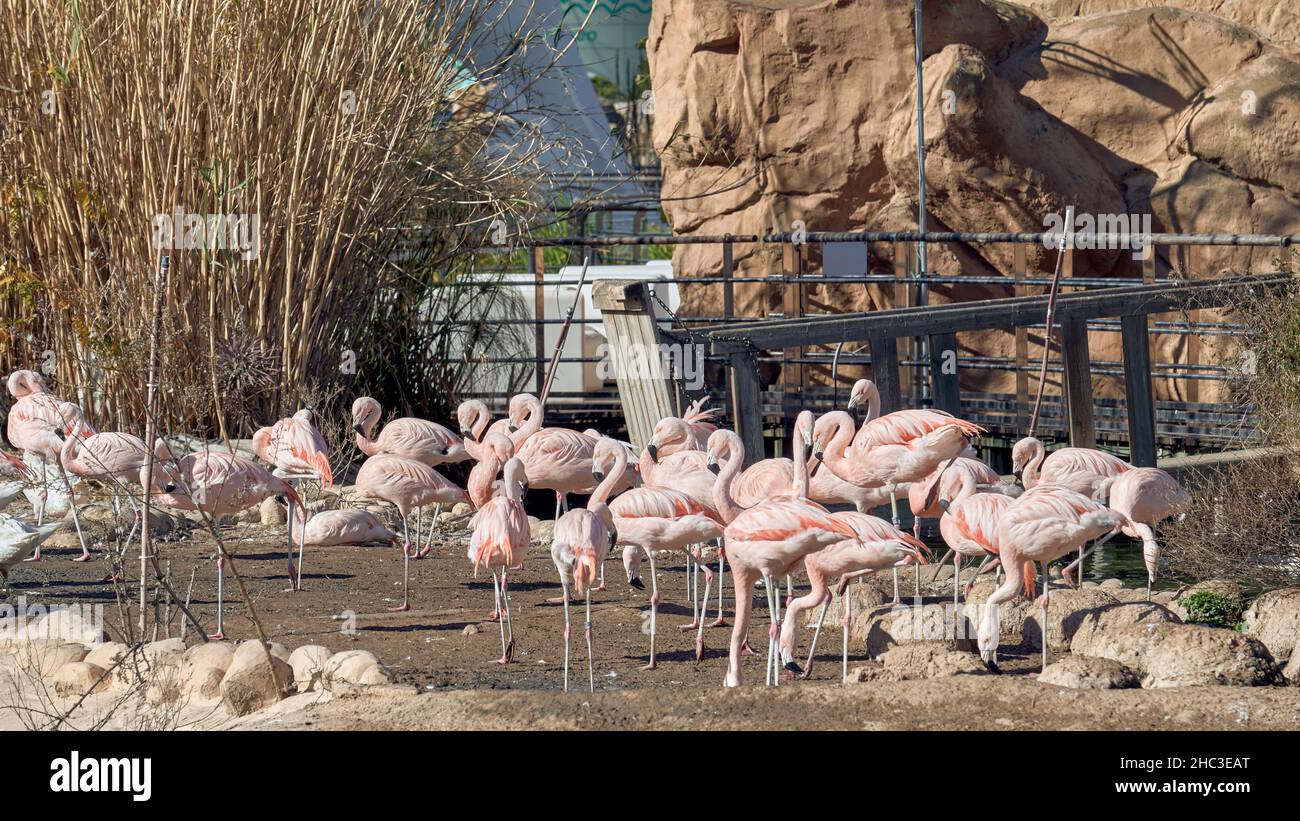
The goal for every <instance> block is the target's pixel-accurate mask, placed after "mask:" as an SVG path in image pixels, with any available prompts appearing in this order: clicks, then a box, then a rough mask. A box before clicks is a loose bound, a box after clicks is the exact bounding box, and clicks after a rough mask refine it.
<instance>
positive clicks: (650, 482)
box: [636, 448, 659, 487]
mask: <svg viewBox="0 0 1300 821" xmlns="http://www.w3.org/2000/svg"><path fill="white" fill-rule="evenodd" d="M636 464H637V467H638V468H639V469H640V471H641V484H643V485H645V486H646V487H653V486H654V485H656V484H657V482H655V468H657V467H659V465H657V464H655V460H653V459H651V458H650V451H648V450H645V449H644V448H643V449H642V450H641V456H640V458H638V459H637V461H636Z"/></svg>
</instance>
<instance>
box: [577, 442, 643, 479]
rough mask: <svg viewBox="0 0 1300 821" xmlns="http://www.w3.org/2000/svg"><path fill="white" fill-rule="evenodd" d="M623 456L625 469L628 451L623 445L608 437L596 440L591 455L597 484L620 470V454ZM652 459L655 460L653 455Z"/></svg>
mask: <svg viewBox="0 0 1300 821" xmlns="http://www.w3.org/2000/svg"><path fill="white" fill-rule="evenodd" d="M620 451H621V452H622V454H623V459H622V461H623V467H624V468H626V467H627V450H626V449H624V447H623V445H622V444H620V443H618V442H616V441H614V440H613V439H610V438H609V437H608V436H602V437H600V438H599V439H597V440H596V448H595V450H593V451H592V454H591V475H592V476H594V477H596V481H597V482H602V481H604V479H605V476H606V475H607V474H609V473H610V472H611V471H614V470H617V469H618V463H619V453H620ZM650 458H652V459H653V458H654V456H653V455H651V457H650Z"/></svg>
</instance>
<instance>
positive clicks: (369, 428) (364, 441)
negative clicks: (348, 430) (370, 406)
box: [357, 410, 382, 456]
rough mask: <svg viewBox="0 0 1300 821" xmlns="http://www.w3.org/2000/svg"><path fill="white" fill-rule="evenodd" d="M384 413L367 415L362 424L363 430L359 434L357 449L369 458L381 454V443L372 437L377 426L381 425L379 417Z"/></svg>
mask: <svg viewBox="0 0 1300 821" xmlns="http://www.w3.org/2000/svg"><path fill="white" fill-rule="evenodd" d="M381 413H382V411H378V410H377V411H375V412H374V413H372V414H367V415H366V418H365V419H364V420H363V421H362V422H361V430H359V431H358V432H357V449H358V450H360V451H361V452H362V453H364V454H365V455H367V456H374V455H376V454H378V453H379V443H378V442H377V441H375V440H374V439H372V438H371V437H370V434H372V433H374V430H375V425H377V424H378V423H379V416H380V414H381Z"/></svg>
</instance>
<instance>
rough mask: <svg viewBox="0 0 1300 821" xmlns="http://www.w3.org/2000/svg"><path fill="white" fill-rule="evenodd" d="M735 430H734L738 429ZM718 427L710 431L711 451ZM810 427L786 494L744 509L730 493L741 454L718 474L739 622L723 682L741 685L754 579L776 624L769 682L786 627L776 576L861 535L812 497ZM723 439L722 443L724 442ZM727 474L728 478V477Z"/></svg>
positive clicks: (799, 440)
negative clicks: (761, 585)
mask: <svg viewBox="0 0 1300 821" xmlns="http://www.w3.org/2000/svg"><path fill="white" fill-rule="evenodd" d="M805 415H806V420H807V421H806V423H802V422H801V421H799V420H796V423H795V426H796V429H800V428H803V427H806V428H807V430H809V431H811V429H812V414H811V413H810V412H809V411H804V412H803V413H801V414H800V417H801V419H803V418H804V417H805ZM733 435H734V434H733ZM717 436H718V433H715V434H714V435H713V436H712V437H710V440H709V442H710V449H709V453H710V454H714V449H713V447H712V445H713V443H714V437H717ZM809 439H811V433H809V434H808V435H807V436H805V435H798V436H795V441H794V487H793V488H792V492H791V493H790V494H788V495H785V496H774V497H771V498H769V499H768V500H766V501H764V502H762V503H761V504H759V505H757V506H755V507H751V508H749V509H747V510H740V509H739V508H738V507H737V506H736V504H735V502H734V500H733V499H732V498H731V495H730V493H729V492H728V491H729V488H728V482H729V477H727V474H728V473H729V474H731V475H732V476H734V473H735V470H736V466H737V463H738V461H739V460H737V459H736V458H735V456H734V455H733V457H732V460H731V462H730V463H728V465H727V468H726V470H725V471H723V472H721V473H719V475H718V489H717V490H716V491H715V493H714V495H715V497H717V498H716V500H717V502H718V511H719V513H720V514H721V515H722V516H723V518H724V519H726V520H728V521H729V522H730V523H729V524H728V525H727V528H726V530H725V531H724V538H725V539H726V549H727V561H728V562H730V564H731V578H732V585H733V588H734V592H735V598H736V625H735V627H734V628H732V631H731V652H730V655H729V657H728V662H727V675H726V678H725V679H724V680H723V684H724V686H727V687H737V686H739V685H740V655H741V648H742V645H744V643H745V632H746V630H747V629H748V627H749V615H750V611H751V610H752V609H753V596H754V583H755V582H756V581H757V580H758V578H759V576H762V577H763V579H764V582H765V584H764V586H765V587H766V589H767V599H768V607H769V610H770V614H771V621H772V623H771V626H770V628H769V630H768V652H767V656H768V658H767V682H768V683H769V684H777V685H779V683H780V654H779V651H778V648H777V640H778V637H779V635H780V631H781V594H780V591H779V590H778V589H777V588H776V587H775V586H774V584H773V581H772V580H773V579H781V578H784V577H786V576H788V575H790V574H791V573H792V572H794V570H795V569H796V568H797V567H798V566H799V565H800V564H801V563H802V562H803V560H804V557H805V556H807V555H808V554H809V553H813V552H814V551H817V550H821V549H822V548H824V547H828V546H830V545H832V544H835V543H836V542H840V541H843V540H844V539H845V538H848V539H856V538H857V534H856V533H855V532H854V530H853V528H852V527H850V526H849V525H848V524H846V523H845V522H844V521H842V520H839V519H836V518H834V517H832V516H831V514H830V512H829V511H827V510H826V508H824V507H822V506H821V505H819V504H817V503H816V502H813V501H810V500H809V499H808V471H807V450H808V446H809V444H810V442H809V441H808V440H809ZM719 444H721V443H719ZM724 477H727V478H724Z"/></svg>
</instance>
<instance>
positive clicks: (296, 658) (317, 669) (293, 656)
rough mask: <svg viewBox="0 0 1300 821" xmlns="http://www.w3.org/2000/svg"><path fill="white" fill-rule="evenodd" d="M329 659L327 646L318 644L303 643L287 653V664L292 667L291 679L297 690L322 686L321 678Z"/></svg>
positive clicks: (303, 691)
mask: <svg viewBox="0 0 1300 821" xmlns="http://www.w3.org/2000/svg"><path fill="white" fill-rule="evenodd" d="M329 660H330V651H329V648H328V647H322V646H321V645H319V644H304V645H303V646H302V647H299V648H297V649H296V650H294V651H293V652H292V653H290V654H289V666H290V667H292V668H293V681H294V684H295V685H297V688H298V692H300V693H305V692H307V691H309V690H319V689H321V688H322V687H323V686H324V685H323V683H322V679H323V678H324V675H325V669H326V668H327V667H328V665H329Z"/></svg>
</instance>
